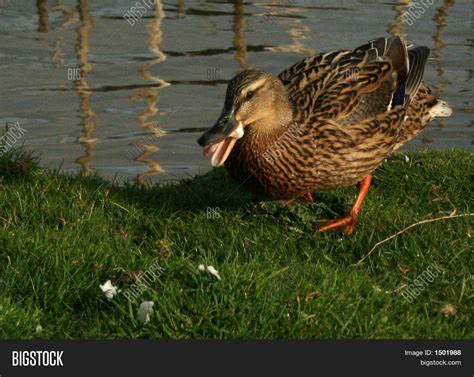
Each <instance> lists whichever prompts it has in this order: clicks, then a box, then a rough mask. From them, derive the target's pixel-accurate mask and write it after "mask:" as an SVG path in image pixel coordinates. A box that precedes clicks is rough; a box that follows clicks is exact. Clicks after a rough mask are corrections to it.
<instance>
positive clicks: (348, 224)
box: [314, 216, 356, 234]
mask: <svg viewBox="0 0 474 377" xmlns="http://www.w3.org/2000/svg"><path fill="white" fill-rule="evenodd" d="M355 226H356V219H355V218H353V217H352V216H347V217H342V218H340V219H336V220H318V221H316V224H314V227H315V229H316V230H317V231H318V232H325V231H326V230H330V229H334V228H340V227H344V228H343V229H342V233H344V234H351V233H352V232H354V230H355Z"/></svg>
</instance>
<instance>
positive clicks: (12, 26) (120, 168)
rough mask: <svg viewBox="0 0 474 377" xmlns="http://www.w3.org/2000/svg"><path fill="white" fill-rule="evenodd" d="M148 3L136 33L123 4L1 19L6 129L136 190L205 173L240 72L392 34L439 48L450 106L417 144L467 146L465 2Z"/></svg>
mask: <svg viewBox="0 0 474 377" xmlns="http://www.w3.org/2000/svg"><path fill="white" fill-rule="evenodd" d="M149 3H150V4H152V5H150V8H149V9H147V11H146V13H145V14H144V16H143V17H142V18H141V19H137V20H136V22H135V24H134V25H133V26H132V25H129V24H128V23H127V22H126V21H125V20H124V19H123V17H122V16H123V14H125V13H126V12H127V11H129V10H130V6H131V3H130V2H129V1H126V0H116V1H114V2H91V1H88V0H54V1H52V2H49V3H48V1H46V0H37V1H36V3H32V4H30V3H29V2H16V3H13V2H12V4H11V5H10V6H9V7H8V8H7V9H5V14H3V15H2V16H0V17H2V22H1V23H0V32H1V33H0V47H1V50H0V51H2V61H4V63H2V62H0V70H2V69H3V71H2V72H0V74H2V77H4V81H5V82H4V83H2V92H4V94H3V93H2V101H3V99H4V101H5V106H4V109H3V113H2V115H1V116H0V121H2V122H3V123H5V122H6V121H9V122H15V121H19V122H20V123H21V124H22V126H24V127H25V128H26V129H27V130H28V132H27V134H26V136H25V140H24V141H25V146H26V147H28V148H31V149H33V150H36V151H38V152H40V153H41V156H42V158H43V160H44V161H45V163H48V164H50V166H59V165H61V166H63V167H65V169H68V170H77V169H76V168H75V166H77V164H78V165H79V170H80V171H81V173H82V174H83V175H85V176H88V175H91V174H93V173H94V172H95V171H98V172H99V173H101V174H103V175H104V176H107V177H113V176H115V175H116V174H118V175H119V176H120V177H121V178H125V179H129V178H132V177H134V178H136V179H137V181H138V182H140V183H142V184H145V183H148V182H151V181H156V180H159V179H170V178H173V177H182V176H186V175H192V174H196V173H197V172H199V171H204V170H206V169H209V161H208V160H207V159H206V158H204V157H203V156H202V155H201V150H200V148H199V147H198V146H197V144H196V142H195V139H196V133H197V132H202V130H203V129H205V128H206V127H209V126H210V125H211V124H212V123H213V122H214V121H215V119H216V117H217V116H218V113H219V111H220V108H221V106H222V99H223V96H224V92H225V84H226V82H227V80H229V79H230V78H231V77H232V76H233V75H234V74H235V73H236V72H237V71H239V70H241V69H247V68H250V67H254V68H261V69H265V70H268V71H270V72H273V73H278V72H280V71H281V70H282V69H284V68H286V67H288V66H289V65H291V64H293V63H294V62H296V61H298V60H299V59H302V58H303V57H304V56H305V55H309V54H313V53H316V52H322V51H327V50H331V49H340V48H350V47H354V46H356V45H357V44H362V43H364V42H365V41H367V40H369V39H372V38H375V37H379V36H382V35H383V34H384V33H383V31H384V30H385V31H388V33H389V34H392V35H395V34H396V35H402V36H404V37H405V39H406V40H407V41H408V42H410V43H413V44H424V45H427V46H430V47H431V48H432V55H431V57H430V60H429V65H428V66H427V68H426V72H425V79H426V82H428V83H429V84H430V86H431V87H432V88H433V90H434V91H435V92H436V93H437V95H440V96H442V97H443V98H444V99H446V100H448V101H449V102H450V103H451V104H452V105H453V107H454V110H455V112H454V115H453V116H452V117H451V118H448V119H446V120H442V121H438V122H437V123H434V124H433V125H431V126H430V127H429V128H428V129H427V130H426V131H425V133H424V134H423V137H424V138H423V137H422V138H418V139H417V140H415V141H414V142H412V143H411V144H410V145H409V148H410V147H411V148H418V147H423V146H424V147H430V148H446V147H456V146H457V147H462V148H472V146H471V140H472V130H473V129H472V124H473V122H472V112H473V110H472V99H471V98H472V85H471V84H470V83H471V82H472V81H471V80H472V77H473V70H472V67H471V65H470V60H469V59H470V56H471V55H472V47H473V45H472V40H471V39H470V37H469V36H470V29H469V27H470V22H471V20H470V13H471V9H470V7H471V5H470V4H468V3H469V2H459V1H457V2H456V1H455V0H439V1H436V2H435V3H434V5H432V6H429V7H426V8H425V12H424V13H423V14H422V15H420V17H419V18H418V19H416V20H414V22H413V23H412V24H410V25H408V24H407V23H406V22H404V17H403V15H404V13H405V12H406V11H407V10H409V8H410V7H411V6H412V1H410V0H398V1H395V2H373V1H367V0H355V1H353V2H347V1H343V0H340V1H337V0H334V1H329V0H320V1H318V2H317V5H316V2H315V3H312V2H306V1H303V0H295V1H293V2H279V1H270V0H269V1H244V0H235V1H233V2H220V1H214V0H209V1H205V0H194V1H188V2H186V1H185V0H170V1H168V2H163V1H156V2H149ZM44 47H46V49H45V48H44ZM17 62H18V63H19V65H18V66H15V65H12V63H17ZM71 74H72V76H74V77H73V80H71V78H70V77H68V76H71ZM466 80H467V81H466ZM5 109H7V110H5ZM78 125H79V126H80V127H79V128H78V127H77V126H78ZM423 141H424V142H425V145H423Z"/></svg>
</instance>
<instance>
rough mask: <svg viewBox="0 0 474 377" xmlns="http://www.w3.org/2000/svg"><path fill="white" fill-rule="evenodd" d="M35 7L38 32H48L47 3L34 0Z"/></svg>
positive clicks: (43, 0) (45, 0)
mask: <svg viewBox="0 0 474 377" xmlns="http://www.w3.org/2000/svg"><path fill="white" fill-rule="evenodd" d="M36 7H37V8H38V19H39V22H38V31H39V32H46V31H48V1H47V0H36Z"/></svg>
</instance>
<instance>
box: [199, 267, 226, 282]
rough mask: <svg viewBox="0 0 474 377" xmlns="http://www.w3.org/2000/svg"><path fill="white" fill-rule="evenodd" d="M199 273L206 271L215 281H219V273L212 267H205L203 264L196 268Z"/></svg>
mask: <svg viewBox="0 0 474 377" xmlns="http://www.w3.org/2000/svg"><path fill="white" fill-rule="evenodd" d="M198 270H199V271H206V270H207V272H209V273H210V274H211V275H212V276H214V277H215V278H216V279H217V280H221V276H220V275H219V271H217V270H216V269H215V268H214V266H207V267H205V266H204V265H203V264H200V265H199V266H198Z"/></svg>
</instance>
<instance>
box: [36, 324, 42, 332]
mask: <svg viewBox="0 0 474 377" xmlns="http://www.w3.org/2000/svg"><path fill="white" fill-rule="evenodd" d="M35 332H36V333H37V334H41V333H42V332H43V327H42V326H41V325H38V326H36V328H35Z"/></svg>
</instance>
